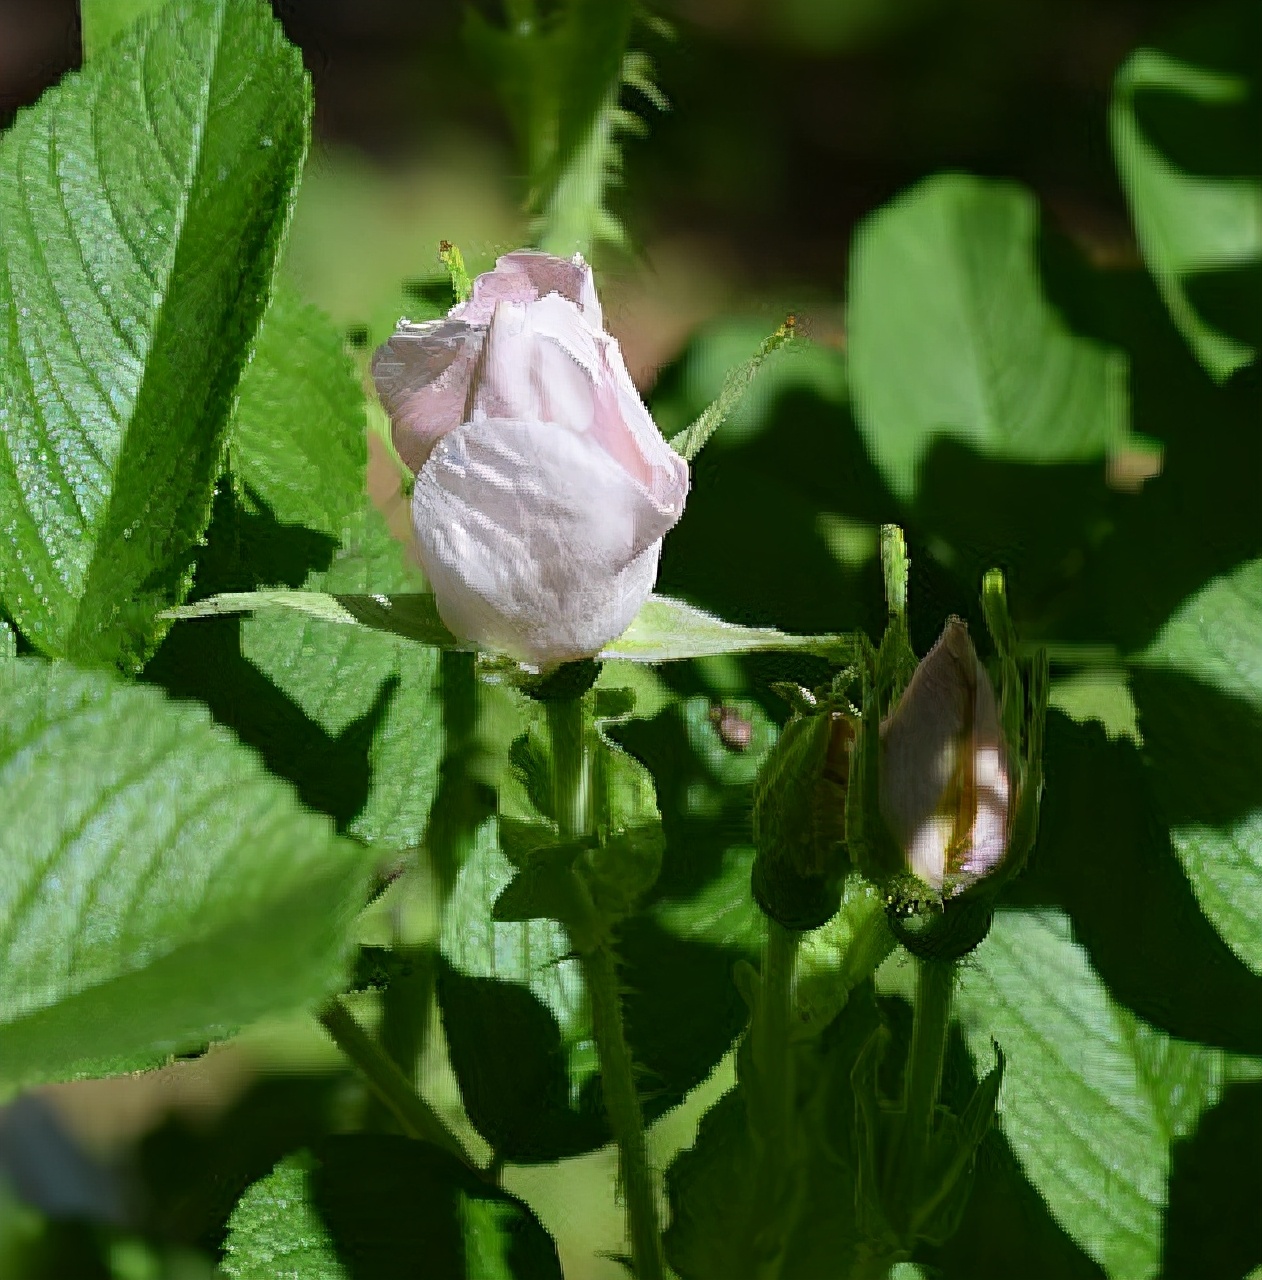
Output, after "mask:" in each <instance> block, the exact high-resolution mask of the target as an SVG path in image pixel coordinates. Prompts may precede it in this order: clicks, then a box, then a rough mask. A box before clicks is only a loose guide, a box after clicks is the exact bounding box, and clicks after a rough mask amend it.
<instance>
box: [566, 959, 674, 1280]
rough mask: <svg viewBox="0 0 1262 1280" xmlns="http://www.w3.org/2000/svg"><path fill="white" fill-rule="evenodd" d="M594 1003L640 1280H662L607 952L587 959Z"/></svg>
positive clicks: (648, 1177)
mask: <svg viewBox="0 0 1262 1280" xmlns="http://www.w3.org/2000/svg"><path fill="white" fill-rule="evenodd" d="M582 965H583V977H584V978H585V979H586V980H587V990H588V994H589V996H590V998H591V1002H592V1030H593V1033H594V1035H595V1037H596V1051H597V1053H598V1054H599V1056H600V1078H601V1087H602V1091H603V1094H604V1098H605V1110H606V1112H607V1113H608V1115H609V1125H610V1127H611V1128H612V1129H613V1134H614V1140H615V1141H616V1142H617V1145H618V1172H619V1175H620V1177H621V1179H622V1191H623V1195H624V1197H625V1198H626V1205H627V1233H628V1234H629V1235H630V1237H631V1259H632V1263H633V1265H634V1268H635V1274H636V1277H637V1280H663V1277H664V1276H665V1274H666V1272H665V1267H664V1264H663V1258H662V1232H661V1224H660V1223H659V1222H658V1213H657V1191H656V1188H655V1187H654V1186H653V1178H652V1174H651V1173H650V1171H649V1161H648V1146H647V1144H646V1142H645V1137H644V1116H643V1114H642V1112H641V1111H640V1098H639V1095H638V1094H637V1092H636V1088H635V1077H634V1075H633V1074H632V1065H631V1051H630V1049H629V1048H628V1046H627V1039H626V1035H625V1034H624V1032H623V1027H622V1004H621V1000H620V999H619V996H618V972H617V961H616V959H615V957H614V954H613V951H612V950H611V949H610V948H609V947H608V946H600V947H597V948H596V950H595V951H590V952H588V953H587V954H586V955H584V956H583V957H582Z"/></svg>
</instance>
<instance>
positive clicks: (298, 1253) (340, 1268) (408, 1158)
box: [223, 1134, 561, 1280]
mask: <svg viewBox="0 0 1262 1280" xmlns="http://www.w3.org/2000/svg"><path fill="white" fill-rule="evenodd" d="M223 1272H224V1274H225V1275H227V1276H231V1277H234V1278H235V1280H273V1277H276V1276H281V1275H284V1276H287V1277H290V1278H291V1280H352V1277H356V1276H382V1277H385V1276H405V1275H433V1276H435V1277H438V1276H442V1277H443V1280H561V1264H560V1262H559V1261H558V1259H557V1254H556V1246H555V1245H554V1244H553V1242H552V1240H551V1238H550V1237H549V1236H548V1233H547V1232H546V1231H545V1230H544V1228H543V1227H542V1226H541V1225H540V1223H539V1220H538V1219H537V1218H536V1217H535V1216H534V1214H533V1213H532V1212H531V1211H530V1209H528V1208H527V1207H526V1205H524V1204H523V1203H522V1202H521V1201H520V1200H518V1199H516V1198H515V1197H513V1196H510V1195H508V1194H507V1193H506V1192H504V1191H501V1190H499V1189H498V1188H497V1187H494V1186H492V1185H490V1184H489V1183H484V1182H481V1181H479V1180H478V1178H476V1177H475V1176H474V1175H473V1174H472V1173H470V1171H469V1170H468V1169H466V1168H464V1167H463V1166H462V1165H461V1164H460V1163H459V1162H458V1161H456V1160H455V1159H454V1158H453V1157H451V1156H450V1155H448V1154H447V1153H446V1152H443V1151H439V1150H438V1149H437V1148H434V1147H429V1146H426V1145H424V1144H422V1143H419V1142H412V1141H409V1140H408V1139H406V1138H397V1137H387V1136H382V1135H369V1134H352V1135H346V1136H340V1137H335V1138H330V1139H328V1140H326V1141H325V1142H324V1143H322V1144H320V1146H319V1147H318V1148H317V1150H316V1151H315V1152H314V1153H310V1152H303V1153H301V1154H299V1155H295V1156H290V1157H288V1158H287V1159H285V1160H282V1161H281V1162H280V1164H278V1165H277V1166H276V1168H275V1169H273V1170H272V1172H271V1173H270V1174H268V1176H267V1177H266V1178H264V1179H262V1180H261V1181H260V1182H256V1183H255V1184H254V1185H253V1186H251V1187H250V1188H249V1190H248V1191H246V1193H245V1195H243V1196H242V1197H241V1199H240V1200H239V1201H238V1202H237V1207H236V1208H235V1209H234V1210H233V1212H232V1217H231V1219H230V1220H229V1222H228V1238H227V1240H226V1242H225V1244H224V1260H223Z"/></svg>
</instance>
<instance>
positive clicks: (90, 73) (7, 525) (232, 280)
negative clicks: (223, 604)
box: [0, 0, 310, 665]
mask: <svg viewBox="0 0 1262 1280" xmlns="http://www.w3.org/2000/svg"><path fill="white" fill-rule="evenodd" d="M309 112H310V90H309V84H308V81H307V77H306V74H305V72H304V71H303V68H302V59H301V57H300V56H299V53H298V51H297V50H296V49H294V48H293V47H292V46H291V45H290V44H289V43H288V41H287V40H286V39H285V37H284V34H283V32H282V31H281V29H280V27H279V25H278V24H277V23H276V22H275V20H274V19H273V17H272V14H271V9H270V7H269V6H268V5H265V4H263V3H261V0H206V2H205V3H199V4H189V3H171V4H169V5H168V6H166V7H164V8H163V9H162V10H161V11H160V12H159V13H157V14H156V15H155V16H154V17H153V18H151V19H148V20H144V21H142V22H141V23H139V24H138V25H137V26H135V27H132V28H130V29H129V30H128V31H126V32H125V33H124V34H123V35H122V36H121V37H120V38H119V39H118V40H117V41H116V42H115V43H113V44H112V45H111V46H110V47H109V48H108V49H107V50H106V51H105V52H104V53H103V54H102V55H101V57H100V58H99V59H97V60H96V61H94V62H92V63H90V64H89V66H88V68H87V69H86V70H84V71H83V72H81V73H78V74H72V75H70V76H68V77H67V78H66V79H64V80H63V81H62V82H61V83H60V84H59V85H57V86H56V87H55V88H53V89H51V90H49V91H48V93H47V94H45V96H44V97H43V98H42V99H41V101H40V102H39V103H38V104H37V105H36V106H35V107H34V108H32V109H31V110H30V111H28V112H26V113H24V114H23V115H21V116H20V117H19V118H18V120H17V122H16V123H15V124H14V126H13V128H12V129H11V130H9V132H8V133H7V134H6V135H5V137H4V138H3V140H2V141H0V223H2V224H3V226H4V228H5V235H4V241H3V259H2V261H3V267H4V269H3V271H2V272H0V316H3V317H4V321H3V330H4V333H5V342H6V348H5V350H4V351H3V353H0V369H2V370H3V374H2V377H3V384H2V387H0V390H2V392H3V394H2V396H0V437H2V438H3V448H2V449H0V528H2V529H3V534H4V543H5V551H4V553H3V554H2V555H0V595H2V596H3V598H4V601H5V607H6V609H7V611H8V613H9V615H10V616H11V617H12V618H13V619H14V621H15V622H16V623H17V625H18V626H19V628H20V629H21V630H22V631H23V632H24V633H25V634H26V635H27V637H28V638H29V639H30V640H31V641H32V643H33V644H35V645H36V646H37V647H38V648H39V649H40V650H42V651H43V652H45V653H47V654H50V655H52V656H67V657H76V658H81V659H84V660H86V661H91V662H101V661H112V662H119V663H122V664H124V665H128V664H131V665H135V664H137V663H139V662H141V661H143V660H144V658H145V657H146V656H147V655H148V654H149V653H150V652H151V651H152V649H153V648H154V646H155V644H156V641H157V639H158V638H159V637H160V633H161V631H162V630H163V629H164V624H163V621H162V619H161V616H160V615H161V611H162V610H163V609H164V608H166V607H168V606H170V605H171V604H173V603H177V602H178V601H179V599H180V598H181V597H182V596H183V595H184V593H185V592H186V590H187V588H188V584H189V580H190V573H191V562H192V556H193V551H194V547H195V544H196V542H197V540H198V538H199V537H200V536H201V535H202V533H203V532H204V530H205V528H206V525H207V522H208V521H209V518H210V504H211V495H212V490H213V487H214V484H215V480H216V478H217V476H218V474H219V470H220V466H221V463H222V459H223V446H224V443H225V436H226V432H227V429H228V419H229V415H230V412H231V408H232V401H233V396H234V394H235V392H236V389H237V384H238V381H239V379H240V377H241V373H242V370H243V368H244V366H245V363H246V361H247V359H248V357H249V354H250V349H251V346H252V343H253V341H254V336H255V331H256V329H257V327H258V323H259V320H260V318H261V316H262V312H263V309H264V307H265V305H266V301H267V298H268V295H269V293H270V290H271V285H272V278H273V273H274V269H275V264H276V259H277V255H278V253H279V251H280V247H281V243H282V240H283V237H284V232H285V228H286V226H287V224H288V220H289V215H290V211H291V208H292V205H293V200H294V194H295V191H296V188H297V183H298V178H299V173H300V170H301V167H302V161H303V157H304V156H305V153H306V147H307V139H308V117H309ZM106 140H108V141H106Z"/></svg>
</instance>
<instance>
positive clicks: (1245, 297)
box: [1182, 124, 1262, 359]
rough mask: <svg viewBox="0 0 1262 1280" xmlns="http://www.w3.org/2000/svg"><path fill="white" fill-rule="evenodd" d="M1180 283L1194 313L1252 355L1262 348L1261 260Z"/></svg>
mask: <svg viewBox="0 0 1262 1280" xmlns="http://www.w3.org/2000/svg"><path fill="white" fill-rule="evenodd" d="M1258 128H1259V129H1262V124H1259V126H1258ZM1259 167H1262V165H1260V166H1259ZM1182 284H1183V291H1184V293H1186V294H1187V297H1188V301H1189V302H1190V303H1191V304H1192V308H1193V310H1194V311H1195V312H1196V313H1197V315H1199V316H1200V317H1201V318H1202V319H1203V320H1204V321H1205V322H1206V324H1208V325H1209V326H1210V327H1211V328H1213V329H1217V330H1218V332H1219V333H1222V334H1226V335H1227V337H1229V338H1235V339H1236V341H1237V342H1243V343H1244V344H1245V345H1246V346H1249V347H1252V348H1253V351H1254V353H1255V354H1254V358H1255V359H1256V356H1257V352H1258V351H1262V261H1256V260H1255V261H1253V262H1241V263H1238V264H1235V265H1233V266H1227V267H1222V268H1221V269H1219V270H1217V271H1198V272H1196V273H1195V274H1193V275H1189V276H1185V277H1184V278H1183V281H1182Z"/></svg>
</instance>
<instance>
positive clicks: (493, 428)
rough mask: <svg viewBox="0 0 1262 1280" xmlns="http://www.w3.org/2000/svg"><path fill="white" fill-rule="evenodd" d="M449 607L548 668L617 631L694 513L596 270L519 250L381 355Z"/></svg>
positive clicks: (423, 532)
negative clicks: (601, 297)
mask: <svg viewBox="0 0 1262 1280" xmlns="http://www.w3.org/2000/svg"><path fill="white" fill-rule="evenodd" d="M373 377H374V379H375V381H376V384H377V393H378V395H379V396H380V397H381V401H382V404H384V405H385V407H386V410H387V412H388V413H389V414H390V419H391V422H392V424H393V435H394V443H395V447H396V448H397V450H398V452H399V456H400V457H401V458H402V459H403V460H404V462H406V463H407V465H408V466H409V467H410V468H412V470H413V471H414V472H415V473H416V484H415V487H414V488H413V491H412V521H413V524H414V525H415V528H416V538H417V544H418V548H419V551H420V557H421V563H422V565H423V566H424V568H425V572H426V574H427V575H428V577H429V581H430V585H431V586H432V587H433V590H434V595H435V599H436V602H437V605H438V611H439V614H440V615H441V616H442V619H443V621H444V623H446V625H447V626H448V627H449V628H450V629H451V631H452V632H454V633H455V634H456V635H457V636H458V637H459V638H461V639H462V640H468V641H472V642H474V643H476V644H478V645H480V646H482V647H484V648H488V649H495V650H499V651H500V652H503V653H507V654H509V655H511V656H512V657H514V658H516V659H517V660H518V661H520V662H523V663H526V664H528V665H530V666H533V667H535V668H538V669H540V670H546V669H549V668H551V667H555V666H557V665H559V664H560V663H563V662H568V661H571V660H574V659H579V658H587V657H591V656H592V655H594V654H595V653H597V652H598V651H599V650H600V649H601V648H602V647H603V646H604V645H605V644H607V643H608V642H609V641H610V640H612V639H614V638H616V637H617V636H619V635H621V634H622V633H623V631H625V630H626V628H627V626H628V625H629V624H630V622H631V620H632V618H634V617H635V615H636V613H637V611H638V610H639V608H640V606H641V605H642V604H643V603H644V601H645V600H646V599H647V597H648V595H649V593H650V592H651V591H652V589H653V584H654V582H655V581H656V578H657V563H658V556H659V554H660V552H661V545H662V537H663V535H664V534H665V533H666V532H667V530H669V529H670V528H671V527H672V526H673V525H674V524H675V522H676V521H677V520H678V519H679V517H680V515H681V513H682V512H683V507H684V499H685V498H686V496H687V493H688V464H687V463H686V462H685V461H684V460H683V459H682V458H681V457H679V456H678V455H677V454H676V453H675V452H674V451H673V450H672V449H671V448H670V446H669V445H668V444H667V443H666V441H665V440H664V439H663V438H662V435H661V433H660V432H659V431H658V429H657V427H656V425H655V424H654V422H653V419H652V418H651V417H650V416H649V413H648V410H647V409H646V408H645V407H644V403H643V401H641V399H640V396H639V393H638V392H637V391H636V389H635V385H634V384H633V383H632V381H631V377H630V375H629V374H628V373H627V368H626V365H625V363H624V362H623V359H622V352H621V351H620V350H619V348H618V343H617V342H616V341H615V339H613V338H612V337H610V336H609V334H607V333H606V332H605V331H604V327H603V322H602V317H601V310H600V303H599V302H598V301H597V298H596V289H595V285H594V283H593V281H592V273H591V268H590V267H588V266H587V264H586V263H585V262H584V261H583V259H582V258H581V257H579V256H577V255H576V256H575V258H574V259H573V261H567V260H565V259H563V258H556V257H553V256H551V255H550V254H545V253H534V252H529V251H521V252H518V253H510V254H507V255H505V256H504V257H502V258H500V259H499V260H498V261H497V263H496V264H495V270H494V271H491V272H488V273H487V274H485V275H481V276H479V277H478V278H477V280H476V281H475V282H474V285H473V295H472V297H470V299H469V300H468V301H467V302H464V303H461V304H460V305H458V306H455V307H453V308H452V309H451V311H450V312H449V313H448V315H447V318H446V319H445V320H436V321H433V322H431V323H428V324H409V323H407V322H406V321H403V322H400V324H399V327H398V330H397V331H396V332H395V334H394V336H393V337H392V338H391V339H390V340H389V341H388V342H387V343H386V344H385V345H384V346H382V347H381V348H379V349H378V351H377V353H376V355H375V356H374V358H373Z"/></svg>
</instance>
